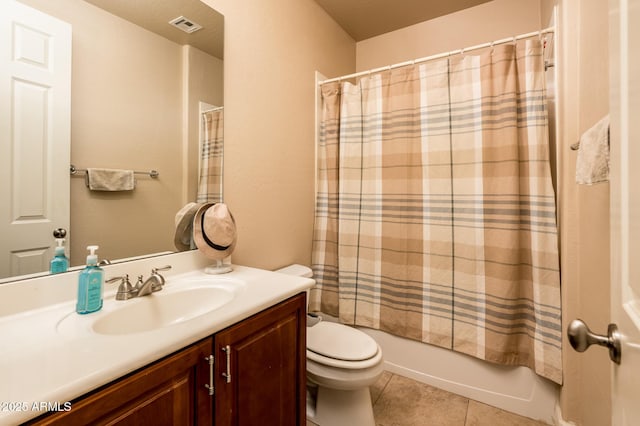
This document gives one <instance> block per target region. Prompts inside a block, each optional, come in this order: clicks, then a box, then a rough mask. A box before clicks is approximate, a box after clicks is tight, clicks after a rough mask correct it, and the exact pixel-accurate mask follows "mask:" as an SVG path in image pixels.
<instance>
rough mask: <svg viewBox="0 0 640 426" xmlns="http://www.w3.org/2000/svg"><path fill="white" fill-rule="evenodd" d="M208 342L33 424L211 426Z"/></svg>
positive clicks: (203, 342) (196, 345) (152, 366)
mask: <svg viewBox="0 0 640 426" xmlns="http://www.w3.org/2000/svg"><path fill="white" fill-rule="evenodd" d="M211 349H212V339H211V338H208V339H205V340H202V341H200V342H198V343H195V344H194V345H192V346H189V347H188V348H186V349H184V350H182V351H180V352H178V353H177V354H174V355H170V356H169V357H167V358H164V359H162V360H160V361H158V362H156V363H154V364H151V365H150V366H149V367H145V368H144V369H142V370H139V371H137V372H135V373H132V374H131V375H129V376H127V377H125V378H123V379H119V380H118V381H116V382H114V383H111V384H109V385H106V386H104V387H103V388H101V389H98V390H97V391H95V392H93V393H91V394H89V395H88V396H85V397H82V398H81V399H79V400H76V401H73V402H72V405H71V411H68V412H59V413H55V414H52V415H49V416H45V417H41V418H39V419H36V421H35V422H34V423H32V424H36V425H64V426H69V425H106V424H108V425H121V426H125V425H132V426H140V425H154V426H161V425H167V426H173V425H194V424H199V425H207V424H208V425H210V424H212V421H213V418H212V411H213V400H212V398H211V396H209V392H208V390H207V389H206V388H205V384H208V383H209V364H208V362H207V361H206V360H205V358H206V357H208V356H209V355H210V354H211Z"/></svg>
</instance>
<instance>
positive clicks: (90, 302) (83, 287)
mask: <svg viewBox="0 0 640 426" xmlns="http://www.w3.org/2000/svg"><path fill="white" fill-rule="evenodd" d="M87 250H89V255H88V256H87V266H86V267H85V268H84V269H83V270H82V271H81V272H80V275H79V277H78V302H77V304H76V312H77V313H79V314H90V313H91V312H96V311H99V310H100V309H101V308H102V288H103V286H104V271H103V270H102V268H100V267H99V266H98V256H97V255H96V250H98V246H88V247H87Z"/></svg>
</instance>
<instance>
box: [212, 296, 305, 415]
mask: <svg viewBox="0 0 640 426" xmlns="http://www.w3.org/2000/svg"><path fill="white" fill-rule="evenodd" d="M305 321H306V295H305V294H300V295H298V296H295V297H293V298H291V299H288V300H287V301H285V302H283V303H281V304H280V305H277V306H275V307H274V308H271V309H268V310H266V311H263V312H261V313H259V314H257V315H254V316H253V317H251V318H249V319H247V320H245V321H242V322H241V323H239V324H236V325H234V326H231V327H229V328H227V329H226V330H223V331H221V332H219V333H217V334H216V335H215V336H214V350H215V352H214V353H215V354H216V360H217V361H216V374H215V398H214V401H215V420H216V421H215V423H216V425H234V426H235V425H238V426H255V425H260V426H269V425H273V426H289V425H291V426H293V425H305V424H306V322H305Z"/></svg>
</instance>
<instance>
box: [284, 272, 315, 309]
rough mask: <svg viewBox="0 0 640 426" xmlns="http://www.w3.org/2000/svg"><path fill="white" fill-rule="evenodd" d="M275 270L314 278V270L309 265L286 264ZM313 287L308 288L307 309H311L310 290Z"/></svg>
mask: <svg viewBox="0 0 640 426" xmlns="http://www.w3.org/2000/svg"><path fill="white" fill-rule="evenodd" d="M275 272H279V273H281V274H287V275H296V276H298V277H305V278H313V271H312V270H311V268H309V267H308V266H304V265H298V264H293V265H289V266H285V267H284V268H280V269H277V270H276V271H275ZM310 290H311V289H307V311H308V310H309V292H310Z"/></svg>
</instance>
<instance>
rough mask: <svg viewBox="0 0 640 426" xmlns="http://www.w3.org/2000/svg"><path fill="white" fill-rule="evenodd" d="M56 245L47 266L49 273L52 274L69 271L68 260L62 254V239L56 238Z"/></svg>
mask: <svg viewBox="0 0 640 426" xmlns="http://www.w3.org/2000/svg"><path fill="white" fill-rule="evenodd" d="M56 244H57V247H56V248H55V251H54V256H53V259H51V263H50V265H49V272H51V273H52V274H59V273H60V272H67V269H69V259H68V258H67V256H66V255H65V253H64V238H56Z"/></svg>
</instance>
